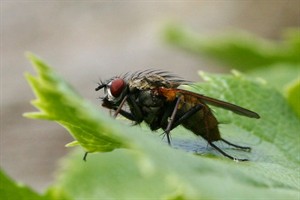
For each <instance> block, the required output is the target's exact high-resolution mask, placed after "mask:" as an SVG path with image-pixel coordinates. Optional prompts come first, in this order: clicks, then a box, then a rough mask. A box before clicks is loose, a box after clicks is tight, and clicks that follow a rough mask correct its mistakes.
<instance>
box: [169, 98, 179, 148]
mask: <svg viewBox="0 0 300 200" xmlns="http://www.w3.org/2000/svg"><path fill="white" fill-rule="evenodd" d="M179 103H180V98H177V101H176V104H175V107H174V109H173V112H172V114H171V118H170V121H169V122H168V126H167V128H166V130H165V134H166V135H167V140H168V144H169V145H171V140H170V131H171V129H172V125H173V123H174V120H175V116H176V113H177V110H178V106H179Z"/></svg>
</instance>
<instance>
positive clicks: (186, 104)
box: [84, 70, 260, 161]
mask: <svg viewBox="0 0 300 200" xmlns="http://www.w3.org/2000/svg"><path fill="white" fill-rule="evenodd" d="M189 84H191V82H189V81H185V80H183V79H181V78H179V77H177V76H174V75H171V74H170V73H169V72H166V71H160V70H145V71H137V72H135V73H132V74H128V73H127V74H125V75H123V76H117V77H113V78H111V79H109V80H108V81H105V82H101V83H99V86H98V87H97V88H96V91H99V90H101V89H104V92H105V96H104V97H103V98H102V106H103V107H105V108H108V109H110V110H114V111H115V113H114V117H116V116H117V115H118V114H120V115H122V116H124V117H125V118H127V119H129V120H131V121H133V122H135V123H136V124H140V123H141V122H143V121H144V122H145V123H146V124H148V125H149V127H150V129H151V130H153V131H154V130H158V129H160V128H161V129H163V130H164V133H165V135H166V137H167V141H168V144H169V145H171V140H170V132H171V130H173V129H174V128H176V127H177V126H179V125H182V126H183V127H185V128H186V129H188V130H190V131H191V132H193V133H194V134H195V135H197V136H201V137H202V138H204V139H205V140H206V141H207V142H208V144H209V145H210V146H212V147H213V148H214V149H216V150H217V151H218V152H220V153H221V154H223V155H224V156H226V157H228V158H230V159H232V160H235V161H247V159H240V158H235V157H233V156H231V155H229V154H227V153H226V152H224V151H223V150H222V149H220V148H219V147H218V146H216V145H215V144H214V143H213V142H215V141H222V142H224V143H226V144H228V145H230V146H233V147H235V148H238V149H242V150H247V151H250V150H251V148H250V147H245V146H240V145H236V144H233V143H231V142H229V141H227V140H225V139H223V138H222V137H221V135H220V131H219V128H218V124H219V123H218V121H217V119H216V117H215V116H214V115H213V113H212V111H211V109H210V108H209V106H208V105H207V104H209V105H213V106H217V107H221V108H224V109H227V110H230V111H232V112H234V113H236V114H239V115H243V116H246V117H250V118H257V119H258V118H260V116H259V115H258V114H257V113H255V112H253V111H251V110H248V109H246V108H242V107H240V106H237V105H234V104H231V103H228V102H225V101H221V100H218V99H214V98H211V97H207V96H204V95H202V94H198V93H194V92H190V91H187V90H183V89H179V88H178V87H179V86H180V85H189ZM125 104H127V105H128V107H129V109H128V111H127V110H125V109H124V105H125ZM85 158H86V155H85V157H84V160H85Z"/></svg>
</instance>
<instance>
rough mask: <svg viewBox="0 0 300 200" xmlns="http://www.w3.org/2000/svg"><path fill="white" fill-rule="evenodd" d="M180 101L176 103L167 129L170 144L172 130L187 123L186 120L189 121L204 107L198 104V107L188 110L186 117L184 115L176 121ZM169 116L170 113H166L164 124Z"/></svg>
mask: <svg viewBox="0 0 300 200" xmlns="http://www.w3.org/2000/svg"><path fill="white" fill-rule="evenodd" d="M179 102H180V99H179V98H178V100H177V101H176V104H175V107H174V109H173V112H172V115H171V120H170V121H169V123H168V126H167V128H166V129H165V132H164V133H165V134H166V135H167V139H168V143H169V144H171V143H170V137H169V133H170V131H171V130H173V129H174V128H176V127H177V126H179V125H180V124H181V123H182V122H183V121H185V120H186V119H188V118H189V117H191V116H192V115H194V114H195V113H196V112H198V111H199V110H200V109H201V108H202V107H203V106H202V105H201V104H197V105H196V106H194V107H192V108H191V109H190V110H188V111H187V112H186V113H184V115H182V116H181V117H180V118H179V119H177V120H176V121H174V120H175V116H176V113H177V110H178V105H179ZM168 116H169V112H166V115H165V117H163V119H162V122H164V121H165V120H167V117H168Z"/></svg>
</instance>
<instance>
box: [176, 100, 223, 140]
mask: <svg viewBox="0 0 300 200" xmlns="http://www.w3.org/2000/svg"><path fill="white" fill-rule="evenodd" d="M184 99H185V101H184V103H182V105H181V108H180V109H179V112H178V116H177V117H180V116H183V115H184V114H185V113H187V112H188V111H189V110H190V109H192V108H193V107H194V106H196V105H197V104H201V105H202V108H200V110H199V111H198V112H196V113H195V114H193V115H192V116H190V117H189V118H187V119H186V120H184V121H183V122H182V125H183V127H185V128H186V129H188V130H190V131H192V132H193V133H194V134H195V135H199V136H201V137H203V138H204V139H206V140H208V141H217V140H220V139H221V136H220V132H219V128H218V121H217V119H216V118H215V117H214V115H213V114H212V112H211V110H210V108H209V107H208V106H207V105H206V104H203V103H202V102H200V101H197V100H195V99H193V98H187V97H185V98H184Z"/></svg>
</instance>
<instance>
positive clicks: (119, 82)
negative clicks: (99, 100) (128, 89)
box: [110, 78, 126, 97]
mask: <svg viewBox="0 0 300 200" xmlns="http://www.w3.org/2000/svg"><path fill="white" fill-rule="evenodd" d="M125 85H126V84H125V81H124V80H123V79H121V78H117V79H115V80H113V81H112V82H111V85H110V92H111V94H112V95H113V96H114V97H118V96H120V94H121V93H122V91H123V89H124V88H125Z"/></svg>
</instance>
